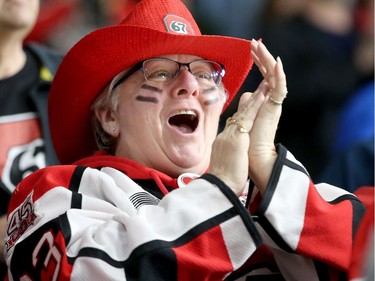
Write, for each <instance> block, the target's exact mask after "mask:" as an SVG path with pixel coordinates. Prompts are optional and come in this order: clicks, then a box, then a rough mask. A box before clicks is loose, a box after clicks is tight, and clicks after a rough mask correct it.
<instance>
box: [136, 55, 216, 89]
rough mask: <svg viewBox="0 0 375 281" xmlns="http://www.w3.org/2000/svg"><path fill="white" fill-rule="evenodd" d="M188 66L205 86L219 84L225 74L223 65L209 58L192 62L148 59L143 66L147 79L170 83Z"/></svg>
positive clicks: (200, 83)
mask: <svg viewBox="0 0 375 281" xmlns="http://www.w3.org/2000/svg"><path fill="white" fill-rule="evenodd" d="M184 66H185V67H187V69H188V70H189V72H190V73H191V74H192V75H194V77H195V79H197V81H198V83H199V85H200V86H203V87H204V88H209V87H213V86H216V85H219V84H220V82H221V78H222V76H223V71H222V66H221V65H220V64H218V63H216V62H212V61H208V60H196V61H193V62H190V63H179V62H176V61H174V60H170V59H167V58H155V59H148V60H145V61H144V62H143V67H142V68H141V70H142V72H143V73H144V76H145V79H146V80H147V81H150V82H157V83H168V82H171V81H172V80H173V79H174V78H175V77H177V76H178V75H179V74H180V72H181V67H184Z"/></svg>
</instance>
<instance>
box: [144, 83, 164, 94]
mask: <svg viewBox="0 0 375 281" xmlns="http://www.w3.org/2000/svg"><path fill="white" fill-rule="evenodd" d="M141 88H142V89H144V90H149V91H152V92H156V93H158V94H161V93H162V92H163V90H162V89H159V88H157V87H154V86H151V85H148V84H143V85H142V86H141Z"/></svg>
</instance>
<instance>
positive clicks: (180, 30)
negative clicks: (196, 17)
mask: <svg viewBox="0 0 375 281" xmlns="http://www.w3.org/2000/svg"><path fill="white" fill-rule="evenodd" d="M164 24H165V27H166V28H167V31H168V32H169V33H175V34H180V35H181V34H184V35H187V34H190V35H194V31H193V29H192V27H191V25H190V22H188V21H187V20H186V19H184V18H182V17H179V16H176V15H166V16H165V18H164Z"/></svg>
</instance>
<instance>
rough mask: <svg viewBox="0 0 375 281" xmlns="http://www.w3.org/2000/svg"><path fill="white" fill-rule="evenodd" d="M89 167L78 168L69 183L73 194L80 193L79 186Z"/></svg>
mask: <svg viewBox="0 0 375 281" xmlns="http://www.w3.org/2000/svg"><path fill="white" fill-rule="evenodd" d="M86 168H87V167H84V166H77V167H76V169H75V170H74V172H73V175H72V178H71V180H70V183H69V190H71V191H72V192H78V188H79V185H80V183H81V179H82V175H83V172H84V171H85V170H86Z"/></svg>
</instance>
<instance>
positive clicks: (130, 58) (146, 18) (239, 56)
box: [48, 0, 253, 164]
mask: <svg viewBox="0 0 375 281" xmlns="http://www.w3.org/2000/svg"><path fill="white" fill-rule="evenodd" d="M167 54H190V55H196V56H199V57H202V58H205V59H209V60H213V61H217V62H219V63H221V64H223V65H224V67H225V69H226V75H225V76H224V78H223V83H224V85H225V88H226V89H227V90H228V94H229V97H228V101H227V102H226V104H225V106H224V109H225V108H226V107H227V106H228V104H229V103H230V101H231V100H232V99H233V97H234V96H235V94H236V93H237V91H238V90H239V88H240V87H241V85H242V83H243V82H244V80H245V78H246V76H247V74H248V73H249V71H250V68H251V66H252V64H253V61H252V59H251V53H250V41H248V40H244V39H238V38H232V37H226V36H212V35H211V36H209V35H202V34H201V32H200V30H199V27H198V26H197V24H196V22H195V20H194V19H193V17H192V15H191V14H190V12H189V10H188V9H187V8H186V7H185V6H184V4H183V3H182V2H180V1H179V0H143V1H140V2H139V3H138V4H137V5H136V6H135V7H134V10H133V11H132V12H131V13H130V14H129V15H128V16H127V17H126V18H125V19H124V20H123V21H122V22H121V23H120V24H118V25H114V26H109V27H105V28H101V29H98V30H96V31H94V32H92V33H90V34H88V35H87V36H85V37H84V38H82V39H81V40H80V41H79V42H78V43H77V44H76V45H75V46H73V47H72V48H71V50H70V51H69V52H68V53H67V54H66V55H65V58H64V59H63V61H62V63H61V65H60V67H59V69H58V71H57V73H56V75H55V78H54V81H53V83H52V88H51V92H50V96H49V107H48V110H49V122H50V129H51V135H52V141H53V143H54V146H55V149H56V153H57V156H58V157H59V159H60V161H61V163H63V164H70V163H73V162H74V161H76V160H78V159H80V158H83V157H86V156H90V155H91V154H92V153H93V152H95V151H96V150H97V146H96V143H95V138H94V134H93V131H92V127H91V112H90V106H91V104H92V102H93V101H94V100H95V98H96V96H97V95H98V94H99V93H100V92H101V90H102V89H103V88H104V87H105V86H106V85H107V84H108V83H109V82H110V81H111V80H112V79H113V78H114V77H115V76H116V75H117V74H118V73H120V72H122V71H123V70H125V69H127V68H129V67H130V66H133V65H134V64H136V63H137V62H139V61H141V60H144V59H147V58H152V57H155V56H160V55H167Z"/></svg>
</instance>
